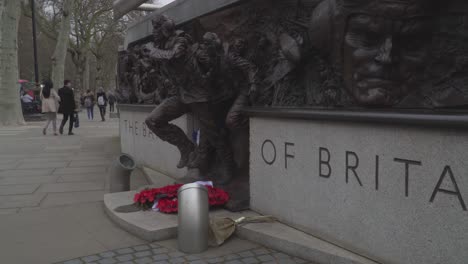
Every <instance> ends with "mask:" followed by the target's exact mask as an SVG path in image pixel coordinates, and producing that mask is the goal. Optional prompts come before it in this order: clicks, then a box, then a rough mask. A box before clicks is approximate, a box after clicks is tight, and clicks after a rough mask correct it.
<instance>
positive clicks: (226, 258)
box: [224, 254, 240, 260]
mask: <svg viewBox="0 0 468 264" xmlns="http://www.w3.org/2000/svg"><path fill="white" fill-rule="evenodd" d="M239 258H240V256H239V255H237V254H229V255H227V256H225V257H224V259H225V260H233V259H239Z"/></svg>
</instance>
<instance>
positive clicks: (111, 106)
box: [108, 92, 117, 113]
mask: <svg viewBox="0 0 468 264" xmlns="http://www.w3.org/2000/svg"><path fill="white" fill-rule="evenodd" d="M108 99H109V112H110V113H114V105H115V101H117V100H116V98H115V95H114V93H112V92H110V93H109V96H108Z"/></svg>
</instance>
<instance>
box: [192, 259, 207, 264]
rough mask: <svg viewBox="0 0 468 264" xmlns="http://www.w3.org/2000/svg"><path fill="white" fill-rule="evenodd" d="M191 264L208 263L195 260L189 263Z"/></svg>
mask: <svg viewBox="0 0 468 264" xmlns="http://www.w3.org/2000/svg"><path fill="white" fill-rule="evenodd" d="M189 263H190V264H207V263H208V262H206V261H204V260H193V261H190V262H189Z"/></svg>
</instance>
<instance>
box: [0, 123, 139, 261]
mask: <svg viewBox="0 0 468 264" xmlns="http://www.w3.org/2000/svg"><path fill="white" fill-rule="evenodd" d="M80 121H81V127H80V128H78V129H76V130H75V133H76V135H75V136H68V135H63V136H53V135H52V133H51V131H49V134H48V135H47V136H43V135H42V128H41V126H42V125H43V123H42V122H31V123H28V126H25V127H8V128H5V127H0V150H1V151H0V234H1V236H0V263H8V264H16V263H18V264H28V263H34V264H39V263H53V262H57V261H63V260H66V259H71V258H74V257H77V256H81V255H89V254H95V253H97V252H102V251H107V250H112V249H115V248H120V247H128V246H134V245H139V244H142V243H144V241H143V240H141V239H139V238H137V237H134V236H133V235H131V234H128V233H127V232H125V231H123V230H121V229H120V228H119V227H118V226H116V225H115V224H114V223H113V222H111V221H110V220H109V219H108V218H107V216H106V215H105V213H104V211H103V203H102V200H103V195H104V193H105V192H106V189H107V188H106V186H105V178H106V176H107V170H108V167H109V166H110V163H111V161H112V159H113V157H115V156H116V155H118V154H119V152H120V143H119V137H118V133H119V132H118V122H117V120H115V119H114V120H110V121H109V122H98V121H94V122H88V121H85V117H84V116H81V120H80Z"/></svg>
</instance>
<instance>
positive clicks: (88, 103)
mask: <svg viewBox="0 0 468 264" xmlns="http://www.w3.org/2000/svg"><path fill="white" fill-rule="evenodd" d="M84 106H85V107H86V111H87V112H88V120H94V94H93V93H92V92H91V90H88V91H86V94H85V96H84Z"/></svg>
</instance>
